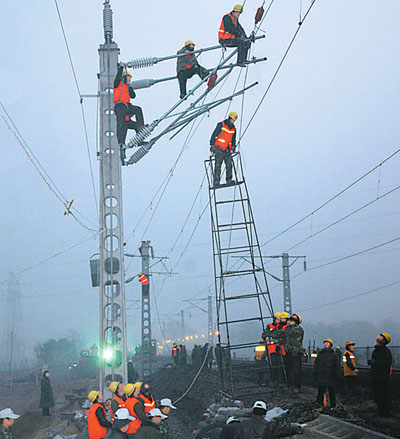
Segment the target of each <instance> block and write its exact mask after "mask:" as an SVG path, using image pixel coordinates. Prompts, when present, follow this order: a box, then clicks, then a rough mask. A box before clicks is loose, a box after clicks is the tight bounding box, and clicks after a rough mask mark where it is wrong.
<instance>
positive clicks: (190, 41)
mask: <svg viewBox="0 0 400 439" xmlns="http://www.w3.org/2000/svg"><path fill="white" fill-rule="evenodd" d="M190 44H193V46H195V45H196V44H194V43H193V41H192V40H187V41H185V44H184V46H185V47H186V46H189V45H190Z"/></svg>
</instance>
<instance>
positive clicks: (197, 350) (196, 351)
mask: <svg viewBox="0 0 400 439" xmlns="http://www.w3.org/2000/svg"><path fill="white" fill-rule="evenodd" d="M200 366H201V347H200V346H198V345H197V344H195V345H194V347H193V350H192V367H193V369H194V370H198V369H199V368H200Z"/></svg>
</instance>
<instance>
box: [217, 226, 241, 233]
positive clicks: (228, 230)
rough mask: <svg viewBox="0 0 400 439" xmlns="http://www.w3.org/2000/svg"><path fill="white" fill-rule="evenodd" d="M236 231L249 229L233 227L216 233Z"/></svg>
mask: <svg viewBox="0 0 400 439" xmlns="http://www.w3.org/2000/svg"><path fill="white" fill-rule="evenodd" d="M236 230H247V227H231V228H229V229H224V230H218V231H217V232H216V233H223V232H234V231H236Z"/></svg>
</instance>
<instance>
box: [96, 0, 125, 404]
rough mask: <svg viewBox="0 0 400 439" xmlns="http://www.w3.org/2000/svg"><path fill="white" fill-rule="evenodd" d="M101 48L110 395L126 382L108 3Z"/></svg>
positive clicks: (105, 370)
mask: <svg viewBox="0 0 400 439" xmlns="http://www.w3.org/2000/svg"><path fill="white" fill-rule="evenodd" d="M103 27H104V39H105V42H104V44H101V45H100V47H99V57H100V60H99V61H100V66H99V72H100V73H99V84H100V96H99V104H100V112H99V114H100V121H99V122H100V128H99V131H100V133H99V165H100V212H99V214H100V218H99V223H100V230H101V233H100V243H99V254H100V263H99V269H100V357H99V358H100V375H99V389H100V390H101V391H102V392H103V395H105V399H107V398H108V397H109V396H110V392H109V391H108V389H107V383H108V384H109V382H111V381H122V382H124V383H126V382H127V347H126V303H125V275H124V251H123V250H124V247H123V245H124V239H123V227H122V223H123V221H122V213H123V210H122V178H121V161H120V156H119V146H118V142H117V136H116V132H117V129H116V128H117V127H116V125H117V123H116V117H115V114H114V104H113V83H114V78H115V76H116V74H117V62H118V55H119V49H118V45H117V44H115V43H114V42H113V40H112V38H113V23H112V10H111V6H110V0H105V1H104V9H103Z"/></svg>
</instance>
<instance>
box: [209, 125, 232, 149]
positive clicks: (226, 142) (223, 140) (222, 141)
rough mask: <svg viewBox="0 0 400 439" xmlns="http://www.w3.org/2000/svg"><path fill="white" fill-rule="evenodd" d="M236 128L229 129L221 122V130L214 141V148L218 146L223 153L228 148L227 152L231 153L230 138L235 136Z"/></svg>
mask: <svg viewBox="0 0 400 439" xmlns="http://www.w3.org/2000/svg"><path fill="white" fill-rule="evenodd" d="M235 131H236V128H235V127H233V128H232V129H230V128H229V127H228V125H227V124H226V123H225V122H222V128H221V131H220V133H219V134H218V136H217V138H216V139H215V144H214V146H219V147H220V148H221V150H222V151H225V150H226V149H227V148H228V146H229V152H231V151H232V138H233V135H234V134H235Z"/></svg>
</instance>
